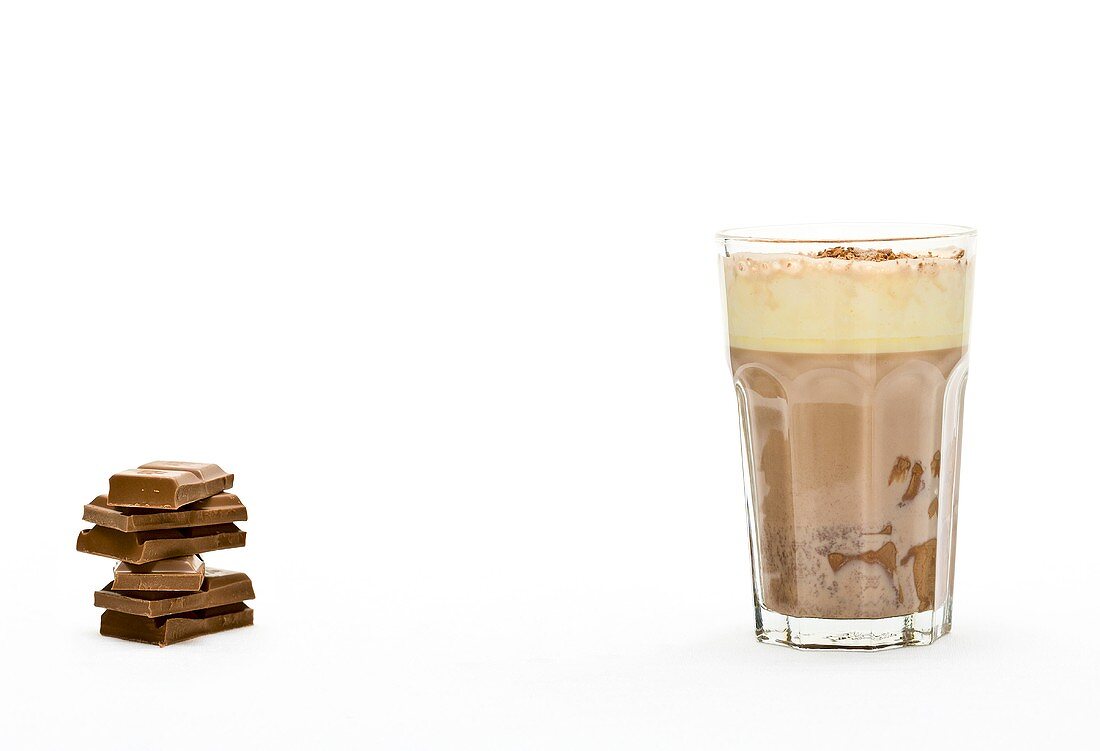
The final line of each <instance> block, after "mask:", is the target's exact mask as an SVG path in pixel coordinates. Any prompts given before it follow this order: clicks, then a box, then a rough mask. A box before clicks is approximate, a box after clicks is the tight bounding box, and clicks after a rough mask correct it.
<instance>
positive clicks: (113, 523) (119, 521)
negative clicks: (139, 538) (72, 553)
mask: <svg viewBox="0 0 1100 751" xmlns="http://www.w3.org/2000/svg"><path fill="white" fill-rule="evenodd" d="M247 520H248V511H247V510H246V509H245V507H244V504H242V503H241V499H240V498H238V497H237V496H235V495H234V494H232V493H218V494H217V495H215V496H212V497H210V498H206V499H205V500H202V501H195V502H194V503H189V504H188V505H186V506H184V507H183V508H181V509H180V510H179V511H159V510H153V509H136V508H112V507H111V506H108V505H107V496H105V495H101V496H99V497H98V498H96V499H95V500H94V501H92V502H91V503H88V504H85V505H84V521H86V522H91V523H92V524H98V525H100V526H101V527H110V528H111V529H117V530H118V531H119V532H140V531H142V530H146V529H174V528H176V527H201V526H203V525H210V524H228V523H229V522H243V521H247Z"/></svg>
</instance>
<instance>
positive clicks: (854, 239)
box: [715, 222, 978, 243]
mask: <svg viewBox="0 0 1100 751" xmlns="http://www.w3.org/2000/svg"><path fill="white" fill-rule="evenodd" d="M977 234H978V231H977V230H976V229H974V228H973V227H967V226H964V225H961V224H925V223H920V222H915V223H914V222H821V223H810V224H765V225H759V226H754V227H735V228H733V229H724V230H720V231H719V232H718V233H717V234H715V239H717V240H733V241H737V242H753V243H869V242H901V241H905V240H940V239H957V238H961V237H974V236H975V235H977Z"/></svg>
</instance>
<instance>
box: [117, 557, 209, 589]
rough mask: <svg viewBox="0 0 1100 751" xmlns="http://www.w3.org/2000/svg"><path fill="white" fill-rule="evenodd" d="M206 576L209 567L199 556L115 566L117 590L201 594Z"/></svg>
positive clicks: (122, 562) (121, 563) (124, 563)
mask: <svg viewBox="0 0 1100 751" xmlns="http://www.w3.org/2000/svg"><path fill="white" fill-rule="evenodd" d="M205 576H206V564H205V563H203V562H202V558H199V557H198V556H197V555H189V556H186V557H184V558H166V559H164V560H163V561H153V562H152V563H126V561H121V562H119V563H118V564H116V565H115V583H114V584H115V585H114V587H113V589H122V590H136V591H144V590H157V591H161V592H198V591H199V589H201V588H202V580H203V578H204V577H205Z"/></svg>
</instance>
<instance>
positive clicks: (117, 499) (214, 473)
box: [107, 461, 233, 509]
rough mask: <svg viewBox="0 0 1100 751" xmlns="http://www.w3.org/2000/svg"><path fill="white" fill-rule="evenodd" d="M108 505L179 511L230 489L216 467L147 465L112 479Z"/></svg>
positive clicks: (230, 479)
mask: <svg viewBox="0 0 1100 751" xmlns="http://www.w3.org/2000/svg"><path fill="white" fill-rule="evenodd" d="M110 484H111V487H110V492H108V493H107V505H108V506H127V507H136V508H162V509H178V508H179V507H180V506H185V505H187V504H188V503H193V502H195V501H199V500H202V499H203V498H209V497H210V496H212V495H214V494H215V493H220V492H222V491H223V490H227V489H228V488H231V487H233V475H231V474H229V473H227V472H226V471H225V470H223V469H222V468H221V467H219V466H218V465H217V464H200V463H197V462H166V461H158V462H149V463H148V464H142V465H141V466H140V467H138V468H137V469H128V470H126V471H125V472H118V473H117V474H115V475H112V476H111V483H110Z"/></svg>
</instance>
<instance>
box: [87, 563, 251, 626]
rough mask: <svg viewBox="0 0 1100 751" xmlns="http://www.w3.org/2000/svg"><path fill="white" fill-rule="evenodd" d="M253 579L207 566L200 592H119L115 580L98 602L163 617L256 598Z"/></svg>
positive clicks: (97, 596) (98, 595) (97, 595)
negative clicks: (114, 583)
mask: <svg viewBox="0 0 1100 751" xmlns="http://www.w3.org/2000/svg"><path fill="white" fill-rule="evenodd" d="M255 597H256V594H255V592H253V591H252V580H251V579H249V578H248V576H246V575H245V574H242V573H238V572H236V571H222V570H220V569H216V568H210V569H207V570H206V580H205V581H203V583H202V587H201V588H200V589H199V591H198V592H193V593H187V594H179V593H175V592H118V591H116V590H115V587H114V585H113V583H109V584H107V586H105V587H104V588H103V589H101V590H99V591H98V592H96V593H95V606H96V607H97V608H106V609H107V610H117V611H118V612H120V613H129V614H131V615H140V616H144V617H146V618H159V617H161V616H165V615H172V614H173V613H185V612H187V611H189V610H202V609H204V608H216V607H221V606H222V605H231V604H233V603H235V602H241V601H243V600H252V599H255Z"/></svg>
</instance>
